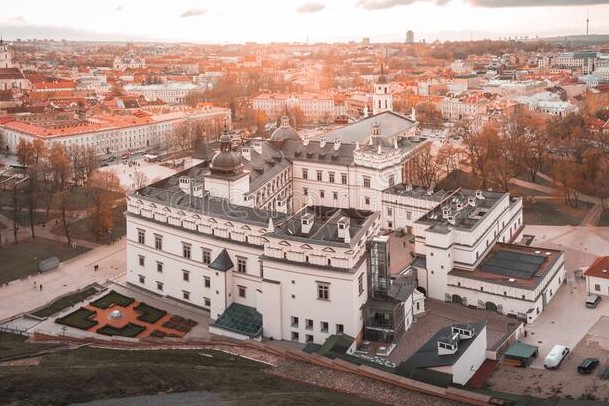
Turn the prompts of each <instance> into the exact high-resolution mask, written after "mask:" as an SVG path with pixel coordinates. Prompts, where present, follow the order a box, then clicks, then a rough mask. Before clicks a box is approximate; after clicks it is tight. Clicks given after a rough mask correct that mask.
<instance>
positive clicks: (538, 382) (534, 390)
mask: <svg viewBox="0 0 609 406" xmlns="http://www.w3.org/2000/svg"><path fill="white" fill-rule="evenodd" d="M596 310H599V309H598V308H597V309H594V311H596ZM565 328H567V329H568V326H565ZM546 354H547V352H541V351H540V353H539V357H538V359H537V360H536V364H538V365H541V364H543V359H544V357H545V356H546ZM588 357H593V358H598V359H599V360H600V365H599V366H598V367H597V368H596V369H595V370H594V371H592V373H591V374H590V375H582V374H580V373H578V372H577V366H578V365H579V363H580V362H581V361H582V360H583V359H584V358H588ZM608 367H609V317H607V316H602V317H601V318H600V319H599V320H598V321H597V322H596V323H595V324H594V326H593V327H592V328H591V329H590V331H589V332H588V334H586V335H585V336H584V338H583V339H582V340H581V341H580V342H579V343H578V344H577V345H576V346H575V348H573V349H572V351H571V353H570V354H569V355H568V356H567V358H565V360H564V361H563V362H562V363H561V365H560V366H559V367H558V369H556V370H552V371H550V370H546V369H543V366H542V367H541V368H539V367H531V368H516V367H511V366H505V365H500V366H499V367H498V369H497V370H496V371H495V373H494V374H493V376H492V377H491V378H490V379H489V381H488V382H487V383H488V385H489V387H490V389H492V390H497V391H501V392H511V393H520V394H529V395H533V396H538V397H546V398H573V399H596V400H604V401H609V380H605V379H601V377H600V375H601V374H602V373H603V371H604V370H605V369H606V368H608Z"/></svg>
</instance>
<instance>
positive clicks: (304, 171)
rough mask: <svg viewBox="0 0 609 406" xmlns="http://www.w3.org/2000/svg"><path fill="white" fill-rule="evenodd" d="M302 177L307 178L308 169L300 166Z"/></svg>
mask: <svg viewBox="0 0 609 406" xmlns="http://www.w3.org/2000/svg"><path fill="white" fill-rule="evenodd" d="M302 178H303V179H309V170H308V169H305V168H302Z"/></svg>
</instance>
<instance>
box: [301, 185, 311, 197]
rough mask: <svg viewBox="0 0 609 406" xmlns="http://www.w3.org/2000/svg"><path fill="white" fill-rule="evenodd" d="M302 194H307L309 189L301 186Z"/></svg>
mask: <svg viewBox="0 0 609 406" xmlns="http://www.w3.org/2000/svg"><path fill="white" fill-rule="evenodd" d="M302 194H303V195H305V196H308V194H309V189H307V188H306V187H303V188H302Z"/></svg>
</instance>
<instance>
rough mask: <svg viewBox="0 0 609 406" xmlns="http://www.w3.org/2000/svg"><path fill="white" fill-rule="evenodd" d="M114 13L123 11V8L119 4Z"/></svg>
mask: <svg viewBox="0 0 609 406" xmlns="http://www.w3.org/2000/svg"><path fill="white" fill-rule="evenodd" d="M114 11H123V6H122V5H120V4H119V5H118V6H116V8H115V9H114Z"/></svg>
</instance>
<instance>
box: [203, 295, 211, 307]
mask: <svg viewBox="0 0 609 406" xmlns="http://www.w3.org/2000/svg"><path fill="white" fill-rule="evenodd" d="M203 304H204V305H205V307H209V306H211V300H210V299H209V298H208V297H204V298H203Z"/></svg>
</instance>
